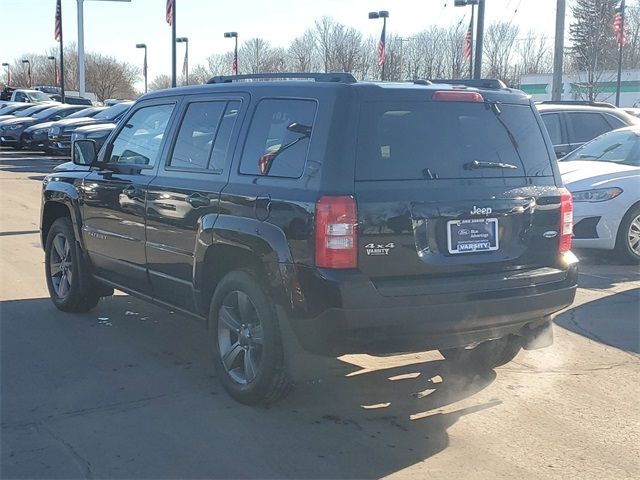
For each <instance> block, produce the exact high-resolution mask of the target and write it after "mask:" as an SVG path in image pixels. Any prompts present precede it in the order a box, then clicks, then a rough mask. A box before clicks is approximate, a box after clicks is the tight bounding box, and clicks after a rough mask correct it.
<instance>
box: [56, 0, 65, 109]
mask: <svg viewBox="0 0 640 480" xmlns="http://www.w3.org/2000/svg"><path fill="white" fill-rule="evenodd" d="M57 6H58V8H59V10H58V17H59V21H60V38H59V39H58V41H59V42H60V97H61V98H62V103H64V102H65V95H64V44H63V43H62V2H61V1H60V0H58V5H57Z"/></svg>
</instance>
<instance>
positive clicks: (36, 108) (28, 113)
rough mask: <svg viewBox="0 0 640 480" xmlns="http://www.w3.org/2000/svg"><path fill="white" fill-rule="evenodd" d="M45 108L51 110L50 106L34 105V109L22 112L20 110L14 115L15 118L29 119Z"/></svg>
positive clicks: (30, 108)
mask: <svg viewBox="0 0 640 480" xmlns="http://www.w3.org/2000/svg"><path fill="white" fill-rule="evenodd" d="M47 108H51V105H36V106H34V107H29V108H25V109H24V110H20V111H19V112H18V113H16V117H29V116H31V115H33V114H34V113H38V112H41V111H42V110H45V109H47Z"/></svg>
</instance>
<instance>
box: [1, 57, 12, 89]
mask: <svg viewBox="0 0 640 480" xmlns="http://www.w3.org/2000/svg"><path fill="white" fill-rule="evenodd" d="M2 66H3V67H7V86H9V84H11V70H9V69H10V68H11V66H10V65H9V64H8V63H6V62H5V63H3V64H2Z"/></svg>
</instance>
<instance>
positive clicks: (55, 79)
mask: <svg viewBox="0 0 640 480" xmlns="http://www.w3.org/2000/svg"><path fill="white" fill-rule="evenodd" d="M47 59H48V60H53V84H54V85H57V84H58V59H57V58H56V57H54V56H48V57H47Z"/></svg>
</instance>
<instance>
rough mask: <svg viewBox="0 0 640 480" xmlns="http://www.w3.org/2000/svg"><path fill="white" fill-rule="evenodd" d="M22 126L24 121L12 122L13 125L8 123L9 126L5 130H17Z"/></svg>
mask: <svg viewBox="0 0 640 480" xmlns="http://www.w3.org/2000/svg"><path fill="white" fill-rule="evenodd" d="M22 127H24V123H14V124H13V125H9V128H7V130H18V129H20V128H22Z"/></svg>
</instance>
